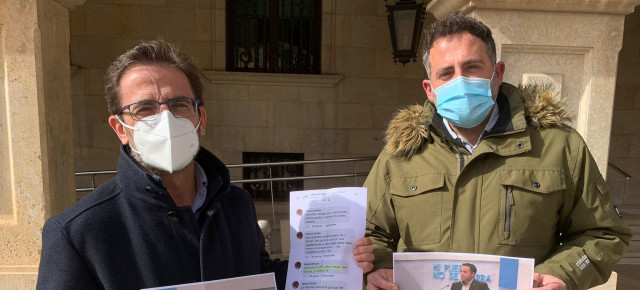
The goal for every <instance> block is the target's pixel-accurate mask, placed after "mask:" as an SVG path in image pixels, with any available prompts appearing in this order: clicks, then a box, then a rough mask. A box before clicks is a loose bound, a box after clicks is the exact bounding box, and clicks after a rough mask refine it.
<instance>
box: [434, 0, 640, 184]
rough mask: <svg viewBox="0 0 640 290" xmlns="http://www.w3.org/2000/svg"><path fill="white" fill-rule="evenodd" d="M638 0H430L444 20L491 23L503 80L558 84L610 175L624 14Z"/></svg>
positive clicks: (579, 127) (600, 164)
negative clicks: (458, 17)
mask: <svg viewBox="0 0 640 290" xmlns="http://www.w3.org/2000/svg"><path fill="white" fill-rule="evenodd" d="M639 4H640V1H639V0H602V1H584V0H563V1H557V0H474V1H469V0H466V1H465V0H432V1H431V2H430V3H429V5H427V8H426V9H427V11H428V12H430V13H432V14H433V15H434V16H435V17H436V18H437V19H442V18H443V17H446V16H448V15H451V14H453V13H454V12H455V11H462V12H463V13H465V14H468V15H470V16H472V17H473V18H475V19H478V20H480V21H482V22H484V23H485V24H487V25H488V26H489V27H490V28H491V31H492V32H493V37H494V39H495V41H496V48H497V55H498V59H499V60H502V61H504V62H505V64H506V72H505V77H504V81H506V82H508V83H512V84H514V85H517V84H526V83H530V82H548V83H551V84H553V85H554V87H555V90H556V91H557V92H558V93H559V96H560V97H561V98H565V99H566V104H567V107H568V109H569V111H570V112H571V113H573V115H574V121H573V123H572V124H571V125H572V126H573V127H574V128H576V130H577V131H578V132H580V134H581V135H582V137H583V138H584V139H585V140H586V142H587V144H588V146H589V149H590V150H591V153H592V154H593V156H594V158H595V160H596V162H597V164H598V167H599V169H600V172H602V174H603V175H604V176H606V171H607V159H608V155H609V137H610V132H611V118H612V114H613V98H614V92H615V84H616V74H617V67H618V53H619V52H620V48H621V47H622V34H623V33H622V32H623V29H624V16H625V15H626V14H629V13H632V12H633V9H634V7H635V6H636V5H639Z"/></svg>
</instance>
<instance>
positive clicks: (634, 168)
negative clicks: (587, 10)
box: [607, 6, 640, 212]
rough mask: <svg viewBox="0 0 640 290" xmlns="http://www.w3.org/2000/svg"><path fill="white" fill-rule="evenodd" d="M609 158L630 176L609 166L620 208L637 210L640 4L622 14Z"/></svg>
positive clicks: (639, 195)
mask: <svg viewBox="0 0 640 290" xmlns="http://www.w3.org/2000/svg"><path fill="white" fill-rule="evenodd" d="M609 160H610V161H611V162H613V163H614V164H616V165H618V166H619V167H620V168H622V169H623V170H625V171H627V172H628V173H630V174H631V175H632V178H631V179H626V178H625V176H624V174H622V173H621V172H620V171H618V170H616V169H614V168H612V167H611V166H610V167H609V172H608V174H607V182H608V183H609V186H610V187H611V192H612V194H613V196H614V198H615V201H616V203H617V204H618V205H620V206H621V207H622V208H623V209H635V210H636V212H637V210H640V192H639V191H638V188H640V6H638V7H636V8H635V12H634V13H632V14H629V15H627V16H626V17H625V22H624V36H623V40H622V49H621V50H620V58H619V60H618V78H617V81H616V97H615V101H614V108H613V124H612V128H611V147H610V151H609Z"/></svg>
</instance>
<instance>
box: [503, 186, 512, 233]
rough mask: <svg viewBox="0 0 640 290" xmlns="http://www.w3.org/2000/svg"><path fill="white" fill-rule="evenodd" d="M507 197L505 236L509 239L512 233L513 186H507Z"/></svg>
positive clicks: (505, 204)
mask: <svg viewBox="0 0 640 290" xmlns="http://www.w3.org/2000/svg"><path fill="white" fill-rule="evenodd" d="M505 195H506V198H505V202H504V238H505V239H509V236H510V235H511V215H512V213H513V206H514V200H513V186H507V190H506V193H505Z"/></svg>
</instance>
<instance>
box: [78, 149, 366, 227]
mask: <svg viewBox="0 0 640 290" xmlns="http://www.w3.org/2000/svg"><path fill="white" fill-rule="evenodd" d="M375 159H376V157H358V158H340V159H321V160H304V161H286V162H266V163H246V164H231V165H227V168H229V169H236V168H247V167H249V168H256V167H267V168H268V177H267V178H256V179H236V180H231V182H232V183H236V184H237V183H258V182H268V183H269V188H270V193H271V219H272V222H273V224H274V225H275V224H276V214H275V203H274V192H273V189H274V186H273V183H274V182H282V181H291V180H316V179H331V178H349V177H353V186H358V177H363V176H367V175H368V174H369V170H367V171H366V172H358V171H357V164H358V163H359V162H365V161H373V160H375ZM346 162H351V163H353V171H352V172H349V173H340V174H323V175H309V176H292V177H273V174H272V169H273V168H274V167H279V166H288V165H313V164H327V163H346ZM115 174H117V171H116V170H104V171H87V172H76V181H77V179H78V178H82V177H89V178H90V180H91V186H89V187H81V188H76V193H81V192H90V191H93V190H95V189H96V188H97V187H98V186H100V184H97V182H96V178H97V177H103V176H104V177H106V176H108V175H113V176H115Z"/></svg>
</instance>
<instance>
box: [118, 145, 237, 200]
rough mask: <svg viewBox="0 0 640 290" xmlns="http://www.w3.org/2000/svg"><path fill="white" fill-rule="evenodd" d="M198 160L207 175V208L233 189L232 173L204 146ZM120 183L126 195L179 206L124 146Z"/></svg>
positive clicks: (122, 149)
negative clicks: (215, 199)
mask: <svg viewBox="0 0 640 290" xmlns="http://www.w3.org/2000/svg"><path fill="white" fill-rule="evenodd" d="M195 160H196V161H197V162H198V164H199V165H200V166H201V167H202V169H203V170H204V172H205V174H206V175H207V180H208V185H207V197H206V199H205V202H204V204H203V206H202V207H203V208H205V207H206V206H207V204H209V203H210V202H211V201H212V200H213V199H214V198H215V197H216V196H218V195H221V194H224V193H226V192H228V191H229V188H230V186H231V182H230V179H229V170H228V169H227V167H226V166H225V165H224V164H223V163H222V161H220V160H219V159H218V158H217V157H216V156H215V155H213V154H212V153H211V152H209V151H208V150H206V149H204V148H202V147H200V150H199V151H198V154H197V155H196V158H195ZM116 181H117V183H118V186H119V187H120V189H121V190H122V191H123V192H124V193H125V194H130V195H132V196H133V197H135V198H138V199H143V200H145V201H149V202H151V203H154V204H157V205H162V206H169V207H175V203H174V202H173V200H172V199H171V197H170V196H169V194H168V192H167V190H166V189H165V188H164V186H162V184H160V183H158V182H156V181H155V180H154V179H153V177H152V176H151V175H150V174H149V173H147V172H146V171H144V170H143V169H142V168H141V167H140V166H139V165H138V163H137V162H136V161H135V160H134V159H133V158H132V157H131V156H130V155H129V153H128V152H127V148H126V146H124V145H121V146H120V157H119V159H118V174H117V176H116Z"/></svg>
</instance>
